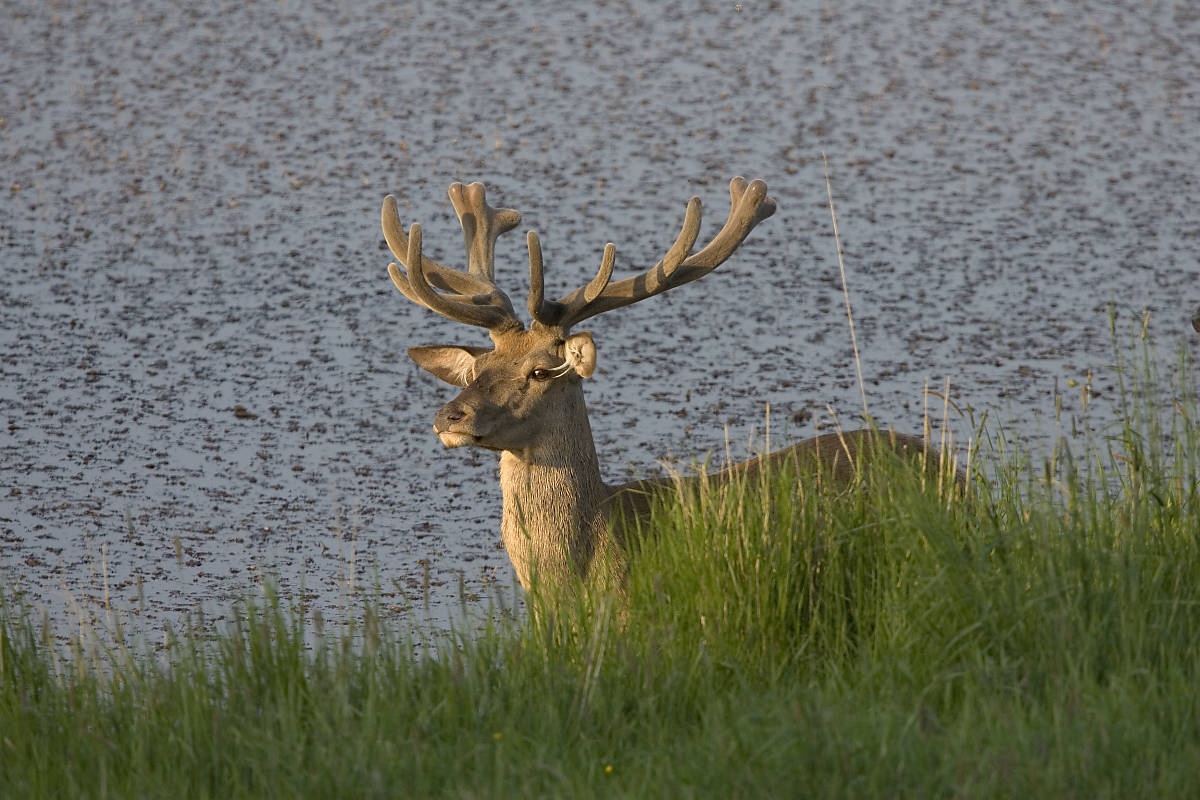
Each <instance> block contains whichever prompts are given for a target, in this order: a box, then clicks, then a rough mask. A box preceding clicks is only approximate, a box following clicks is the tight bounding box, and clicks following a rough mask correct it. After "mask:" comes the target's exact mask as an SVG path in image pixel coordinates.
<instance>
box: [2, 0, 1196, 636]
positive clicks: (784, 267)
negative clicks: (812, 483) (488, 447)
mask: <svg viewBox="0 0 1200 800" xmlns="http://www.w3.org/2000/svg"><path fill="white" fill-rule="evenodd" d="M489 5H490V8H489V10H486V11H477V10H473V7H472V5H469V4H465V3H463V4H442V3H395V4H385V3H348V4H340V5H339V6H338V7H337V9H336V10H333V11H314V10H311V9H309V8H307V7H306V6H305V5H304V4H298V3H286V2H285V3H264V4H244V3H227V4H223V5H222V4H217V3H211V4H205V3H194V4H182V3H171V2H160V1H158V0H151V1H149V2H139V3H115V2H88V3H80V4H75V5H67V4H57V5H55V4H43V3H23V2H17V3H15V4H14V3H9V4H8V5H7V6H6V12H7V13H6V16H7V17H9V19H8V20H7V21H6V23H5V25H4V27H3V30H0V45H2V47H3V51H4V53H5V57H4V58H3V59H2V60H0V165H2V167H3V170H2V173H3V185H0V211H2V214H0V234H2V237H3V238H2V242H0V244H2V247H3V250H2V252H3V267H4V268H3V270H2V271H0V286H2V287H3V297H2V304H0V309H2V310H0V314H2V319H3V327H2V330H0V370H2V371H3V383H2V396H0V409H2V419H3V421H4V422H5V423H6V424H5V427H4V430H3V431H2V432H0V457H2V458H3V473H2V474H3V479H4V485H0V528H2V530H3V541H2V542H0V547H2V550H0V552H2V553H3V555H2V559H3V560H2V562H0V564H2V566H0V578H2V580H3V582H4V586H5V588H6V589H7V590H9V591H12V590H16V591H20V592H23V593H24V594H25V597H26V598H27V599H28V600H30V601H31V602H33V603H35V604H37V605H42V606H44V607H46V608H47V609H49V610H50V611H51V612H52V613H59V612H62V611H64V610H68V611H69V610H75V611H82V613H83V614H84V615H85V616H86V615H88V614H102V613H103V611H104V608H105V601H106V595H107V599H108V604H109V607H110V608H113V607H116V608H121V609H124V610H125V612H126V614H127V616H128V619H129V622H130V624H131V625H133V626H134V627H137V628H140V629H145V630H148V631H153V630H155V629H157V628H158V627H159V626H160V625H161V624H162V623H163V622H165V621H177V620H178V619H179V616H180V614H181V613H182V612H184V611H186V610H188V609H191V608H193V607H195V605H196V604H197V603H198V602H201V601H205V602H207V603H208V604H209V608H210V613H211V614H214V615H216V616H218V617H219V616H220V615H221V613H223V612H222V609H223V608H225V603H226V601H227V599H228V598H230V597H233V596H239V595H241V594H242V593H244V592H245V591H246V590H247V587H249V586H252V585H253V584H254V583H255V582H256V581H257V580H258V578H259V576H261V575H263V574H271V575H274V576H276V577H277V578H278V579H279V580H280V581H281V582H282V583H283V584H284V586H285V588H289V589H291V590H292V591H297V590H299V587H300V586H301V585H303V586H304V590H305V592H306V595H307V596H308V598H309V599H310V600H311V601H312V602H313V603H315V604H317V605H318V606H322V607H325V608H327V609H332V610H336V608H338V607H339V606H340V605H341V604H343V603H344V601H345V598H346V597H348V596H351V595H352V589H354V588H361V587H362V586H364V585H367V586H371V585H375V584H378V585H379V587H380V589H381V590H382V591H383V592H384V602H385V605H391V606H394V607H395V608H397V609H402V608H404V607H406V606H408V605H415V606H416V607H417V608H418V609H421V608H423V605H424V602H423V597H424V596H425V595H426V594H428V596H429V600H430V606H431V610H430V611H429V612H428V613H429V614H430V615H432V616H433V617H435V618H438V619H441V618H442V616H441V615H444V613H445V611H444V609H445V608H447V607H451V606H456V605H457V602H458V597H459V591H460V578H461V584H462V591H463V592H465V593H466V594H467V596H468V597H478V598H480V603H482V602H484V600H483V598H486V597H487V596H488V594H489V592H490V591H492V588H491V587H494V586H495V585H499V586H502V587H503V586H507V585H509V584H510V582H511V577H510V571H509V567H508V562H507V557H506V556H505V554H504V552H503V551H502V550H501V549H499V534H498V516H499V492H498V487H497V486H496V483H495V477H494V473H495V461H494V458H493V457H492V456H491V455H489V454H484V453H465V452H463V451H453V452H447V451H444V450H443V449H442V448H441V446H440V445H439V443H438V441H437V439H436V437H434V436H433V434H432V432H431V430H430V425H431V421H432V415H433V412H434V411H435V410H436V408H437V407H438V406H439V405H440V404H442V403H443V402H445V401H446V400H447V399H449V398H450V397H452V396H453V394H454V391H453V390H452V389H450V388H449V387H446V386H442V385H438V384H437V383H436V381H435V380H434V379H432V378H431V377H429V376H427V375H425V374H424V373H421V372H419V370H417V368H416V367H415V366H413V365H412V364H411V363H409V362H408V360H407V358H406V357H405V356H404V349H405V348H407V347H408V346H411V345H414V344H429V343H436V342H443V341H454V342H462V343H469V344H483V343H484V342H485V341H486V340H485V338H484V334H483V332H482V331H479V330H476V329H467V328H465V327H463V326H455V325H454V324H452V323H449V322H447V321H445V320H443V319H441V318H439V317H437V316H436V315H434V314H432V313H430V312H427V311H425V310H423V309H420V308H417V307H415V306H414V305H412V304H411V303H408V302H407V301H405V300H404V298H403V297H401V296H400V295H399V294H398V293H397V292H396V291H395V290H394V289H393V288H392V286H391V283H390V281H389V280H388V278H387V275H386V272H385V266H386V264H387V262H388V260H389V256H388V254H387V252H386V249H385V247H384V244H383V241H382V237H381V235H380V231H379V221H378V220H379V205H380V202H381V200H382V198H383V196H384V195H385V194H387V193H394V194H396V195H397V197H398V198H399V200H400V204H401V213H402V215H403V216H404V219H405V223H406V224H407V223H408V222H410V221H412V220H418V221H420V222H422V224H423V226H424V229H425V237H424V238H425V243H426V249H427V252H429V253H431V254H432V255H433V256H434V257H436V258H439V259H440V260H442V261H445V262H449V263H458V262H461V259H462V256H461V245H460V242H461V233H460V232H459V231H458V229H457V223H456V221H455V218H454V216H453V211H452V210H451V207H450V204H449V202H448V201H447V200H446V197H445V190H446V186H447V185H448V184H449V183H450V182H451V181H454V180H464V181H468V180H481V181H484V182H486V183H487V184H488V185H489V187H490V198H489V199H490V200H491V201H492V202H493V203H494V204H496V205H505V206H510V207H514V208H517V209H519V210H521V212H522V213H523V215H524V221H523V225H522V227H523V228H526V227H532V228H536V229H537V230H538V231H539V232H540V234H541V236H542V243H543V247H544V250H545V255H546V262H547V270H548V280H549V282H550V286H551V288H550V291H552V292H554V291H562V292H565V291H567V290H569V289H571V288H574V287H575V286H576V285H578V284H580V283H582V282H583V281H585V280H587V279H588V278H589V277H590V276H591V274H592V272H593V271H594V269H595V267H596V265H597V263H598V260H599V257H600V253H601V251H602V248H603V245H604V243H605V242H606V241H610V240H611V241H613V242H615V243H616V245H617V247H618V254H619V258H618V272H619V273H620V274H627V273H629V272H632V271H633V270H635V269H644V268H645V267H646V266H648V265H649V264H652V263H653V262H654V261H655V260H657V258H658V257H659V256H660V255H661V253H662V252H663V251H664V250H665V248H666V247H667V246H669V244H670V242H671V241H672V240H673V238H674V236H675V233H676V232H677V231H678V226H679V224H680V222H681V220H682V216H683V209H684V206H685V203H686V200H687V198H688V197H689V196H690V195H692V194H696V195H699V196H700V197H701V198H702V200H703V201H704V203H705V207H706V209H707V215H706V216H707V219H708V225H706V226H705V228H704V229H703V230H702V233H701V237H702V239H703V238H704V237H705V235H706V233H707V234H708V235H711V233H712V232H713V231H715V229H716V227H717V226H718V225H719V223H720V221H721V220H723V218H724V215H725V212H726V203H727V195H726V192H725V186H726V183H727V182H728V179H729V177H730V176H732V175H735V174H744V175H746V176H748V177H762V178H764V179H766V180H767V182H768V184H769V185H770V191H771V194H772V195H773V196H774V197H775V198H776V199H777V201H778V203H779V207H780V211H779V213H777V214H776V216H775V217H773V218H772V219H770V220H768V221H767V222H766V223H764V224H763V225H762V226H761V227H760V228H758V229H757V230H756V231H755V232H754V234H753V235H752V236H751V238H750V240H749V241H748V242H747V244H746V245H745V246H744V247H742V248H741V250H740V251H739V253H738V254H737V255H736V256H735V257H734V258H733V259H732V260H731V261H730V262H729V263H728V264H726V265H725V266H723V267H722V268H721V269H720V270H719V271H718V272H717V273H714V274H713V275H711V276H709V277H708V278H706V279H704V280H703V281H701V282H700V283H697V284H695V285H692V286H688V287H686V288H683V289H680V290H678V291H677V292H675V293H672V294H668V295H666V296H664V297H663V298H661V299H656V300H653V301H650V302H646V303H643V304H641V305H639V306H635V307H632V308H628V309H624V310H622V311H620V312H614V313H612V314H610V315H608V317H606V318H599V319H597V320H594V321H593V324H592V330H593V331H594V333H595V334H596V339H597V342H598V344H599V347H600V368H599V371H598V373H597V375H596V376H595V377H594V379H593V380H592V381H591V382H590V383H589V386H588V387H587V391H588V398H589V403H590V404H591V408H592V426H593V429H594V431H595V433H596V437H597V444H598V447H599V449H600V451H601V459H602V466H603V469H604V471H605V473H606V476H607V477H608V479H609V480H610V481H617V480H620V479H623V478H624V477H626V476H628V475H629V473H631V472H638V473H639V474H646V473H647V472H651V471H654V470H656V469H657V463H658V459H659V458H660V457H661V456H666V455H674V456H679V457H685V458H686V457H692V456H698V455H702V454H703V453H705V452H706V451H710V450H723V449H724V442H725V440H726V437H728V439H729V440H731V441H732V442H734V443H745V442H746V441H747V440H748V439H749V438H750V437H751V435H752V431H755V430H761V429H762V421H763V415H764V409H765V404H766V403H768V402H769V403H770V406H771V409H772V418H773V420H774V421H773V423H772V425H773V436H779V437H781V436H782V429H783V428H784V427H785V426H786V427H790V428H791V429H792V430H793V431H799V432H801V433H805V432H808V431H810V430H811V429H812V426H813V424H814V422H817V421H820V420H825V421H826V422H827V421H828V416H829V414H828V410H827V409H833V410H834V411H835V412H836V413H837V414H838V415H839V416H840V417H841V418H842V419H843V420H851V421H852V420H853V419H854V417H855V415H856V414H857V413H858V410H859V409H860V405H861V400H860V396H859V388H858V383H857V379H856V376H855V367H854V363H853V357H852V353H851V350H850V341H849V335H848V330H847V325H846V322H845V313H844V307H843V299H842V295H841V292H840V283H839V279H838V270H837V261H836V254H835V249H834V244H833V239H832V225H831V219H830V214H829V208H828V204H827V200H826V184H825V177H824V171H823V164H822V154H826V155H827V156H828V160H829V171H830V178H831V181H832V188H833V193H834V198H835V205H836V209H837V212H838V223H839V229H840V233H841V236H842V245H843V248H844V251H845V260H846V268H847V274H848V281H849V284H850V288H851V292H852V300H853V303H854V311H855V323H856V330H857V335H858V344H859V348H860V350H861V352H862V359H863V371H864V375H865V379H866V388H867V389H868V391H869V396H868V400H869V403H870V409H871V412H872V413H873V414H874V415H875V416H876V417H877V418H878V419H880V420H882V421H884V422H885V423H892V424H894V425H895V426H896V427H897V428H900V429H908V430H918V429H919V428H920V425H921V410H922V407H923V404H924V402H925V401H924V398H923V396H922V390H923V387H924V386H925V385H926V383H928V384H930V385H933V386H939V387H940V386H942V385H943V384H944V382H945V380H946V379H947V377H949V379H950V380H951V384H952V392H953V395H954V397H955V399H956V400H957V402H958V403H960V404H962V405H963V406H964V407H967V406H969V407H971V408H973V409H975V410H976V413H979V412H980V411H982V410H984V409H990V410H991V412H992V413H994V414H997V415H998V416H999V417H1001V418H1004V419H1011V424H1012V426H1013V430H1014V431H1015V432H1016V433H1017V434H1019V435H1020V436H1022V437H1024V438H1025V439H1027V440H1028V441H1030V442H1031V443H1032V445H1033V446H1035V447H1036V446H1038V443H1039V442H1041V441H1044V440H1045V439H1046V438H1047V437H1049V436H1051V435H1054V434H1055V432H1056V427H1055V425H1054V420H1053V416H1054V408H1055V406H1054V403H1055V398H1054V390H1055V385H1056V383H1055V382H1056V381H1057V385H1058V387H1059V388H1060V389H1061V390H1062V397H1061V403H1062V408H1063V413H1064V415H1065V417H1066V418H1070V417H1071V415H1073V414H1077V413H1078V412H1079V396H1078V393H1077V390H1074V389H1072V390H1067V389H1066V384H1067V382H1068V381H1076V382H1079V383H1082V382H1084V381H1086V379H1087V375H1088V373H1089V371H1091V372H1092V374H1093V385H1094V387H1095V388H1096V389H1097V391H1098V392H1099V394H1100V398H1099V402H1098V403H1097V404H1096V411H1095V413H1096V414H1097V415H1098V417H1097V419H1098V420H1099V421H1101V422H1102V421H1103V415H1104V413H1105V412H1104V408H1105V403H1106V400H1107V398H1108V396H1109V391H1110V388H1111V380H1110V377H1109V373H1107V372H1106V371H1105V365H1106V364H1108V363H1109V361H1110V357H1109V339H1108V333H1107V321H1106V315H1105V314H1106V312H1105V309H1106V307H1107V305H1108V303H1109V302H1110V301H1114V300H1115V302H1116V304H1117V307H1118V309H1119V313H1120V315H1121V316H1122V318H1123V319H1131V318H1133V317H1134V316H1136V315H1138V314H1140V313H1141V311H1142V309H1147V310H1149V311H1150V313H1151V326H1152V330H1153V331H1154V332H1155V333H1156V334H1157V335H1158V337H1159V338H1160V341H1162V342H1164V343H1167V344H1174V343H1175V342H1176V341H1178V340H1179V339H1180V338H1182V337H1184V336H1186V335H1189V334H1190V329H1189V326H1188V319H1189V317H1190V314H1191V312H1192V309H1193V308H1194V307H1195V305H1196V303H1197V302H1198V301H1200V280H1198V278H1200V268H1198V266H1197V264H1198V261H1200V259H1198V251H1200V214H1198V213H1197V210H1196V209H1197V208H1198V207H1200V205H1198V202H1197V201H1198V200H1200V187H1198V184H1197V178H1196V176H1197V165H1198V164H1200V136H1197V130H1198V126H1200V60H1198V59H1200V18H1198V16H1197V15H1198V12H1200V9H1198V7H1197V6H1195V5H1194V4H1191V3H1162V2H1136V3H1133V2H1131V3H1123V4H1112V3H1099V2H1083V3H1048V2H1034V3H1015V2H1009V3H993V4H975V3H957V4H955V3H936V4H921V3H906V2H897V3H892V4H890V5H880V4H875V3H840V2H839V3H774V4H772V3H758V2H747V1H745V0H743V2H741V3H730V2H720V3H689V4H685V7H684V8H682V9H680V10H679V11H677V12H672V13H670V14H664V13H662V12H660V11H658V10H656V7H654V6H651V5H650V4H645V3H577V4H572V3H559V4H542V5H534V4H515V3H513V4H508V3H498V4H489ZM497 263H498V273H499V278H500V281H501V282H502V283H504V285H506V286H507V287H509V290H510V293H511V294H512V295H513V296H514V298H516V299H517V302H516V305H517V306H518V307H521V306H523V303H522V302H520V301H521V300H522V299H523V297H524V292H525V291H526V278H525V269H526V268H525V266H524V265H525V255H524V251H523V242H522V237H520V236H518V235H516V234H513V235H512V236H510V237H509V238H508V239H507V240H502V243H501V245H500V248H499V255H498V259H497ZM1190 335H1191V336H1192V340H1191V341H1192V347H1193V348H1195V346H1196V345H1195V342H1196V339H1197V338H1200V337H1196V336H1195V335H1194V334H1190ZM935 402H936V401H935ZM938 413H939V414H940V408H939V409H938ZM955 426H956V429H957V431H958V433H959V435H960V436H965V432H966V430H967V429H968V428H969V426H968V425H966V423H965V422H963V421H962V420H957V421H955ZM351 579H353V581H352V580H351ZM352 582H353V586H352V585H351V583H352ZM501 591H502V592H507V593H508V594H506V595H505V596H511V591H510V590H505V589H501ZM66 616H70V615H66Z"/></svg>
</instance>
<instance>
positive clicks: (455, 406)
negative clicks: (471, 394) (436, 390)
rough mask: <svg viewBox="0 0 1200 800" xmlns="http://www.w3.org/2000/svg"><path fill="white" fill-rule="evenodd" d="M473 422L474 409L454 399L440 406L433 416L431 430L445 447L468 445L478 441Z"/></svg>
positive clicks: (474, 419) (474, 416)
mask: <svg viewBox="0 0 1200 800" xmlns="http://www.w3.org/2000/svg"><path fill="white" fill-rule="evenodd" d="M475 422H476V415H475V410H474V409H473V408H472V407H471V406H469V405H467V404H465V403H463V402H461V400H460V399H455V400H452V401H451V402H449V403H447V404H446V405H444V406H442V407H441V409H440V410H439V411H438V412H437V415H436V416H434V418H433V432H434V433H436V434H437V435H438V438H439V439H441V440H442V444H444V445H445V446H446V447H468V446H470V445H473V444H476V443H478V441H479V435H480V434H479V431H477V430H476V425H475Z"/></svg>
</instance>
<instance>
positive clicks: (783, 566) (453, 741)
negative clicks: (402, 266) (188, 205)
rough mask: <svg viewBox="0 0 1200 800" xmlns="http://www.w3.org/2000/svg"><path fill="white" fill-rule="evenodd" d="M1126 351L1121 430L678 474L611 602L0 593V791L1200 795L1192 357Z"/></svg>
mask: <svg viewBox="0 0 1200 800" xmlns="http://www.w3.org/2000/svg"><path fill="white" fill-rule="evenodd" d="M1125 352H1126V351H1124V350H1122V349H1118V352H1117V355H1118V363H1117V369H1118V375H1119V377H1120V380H1121V384H1120V391H1119V392H1118V397H1117V398H1115V400H1116V401H1117V403H1118V404H1119V409H1118V410H1119V414H1118V415H1117V417H1118V419H1119V423H1118V424H1117V425H1116V426H1115V427H1113V428H1112V429H1109V430H1102V431H1099V432H1097V433H1096V434H1095V435H1094V436H1093V437H1092V438H1090V439H1085V440H1082V441H1077V442H1074V443H1065V442H1064V443H1060V444H1059V445H1058V446H1057V447H1056V448H1055V449H1054V451H1053V452H1052V453H1051V454H1050V455H1049V456H1048V457H1046V458H1044V459H1039V458H1034V457H1031V456H1029V455H1028V454H1023V453H1021V452H1019V451H1016V450H1014V449H1013V448H1011V446H1009V445H1008V444H1007V443H1005V442H1004V440H1003V438H1002V437H1000V436H998V435H989V436H985V437H984V440H983V441H984V444H983V446H982V449H981V452H980V453H979V454H978V455H977V456H976V457H975V458H974V459H973V460H974V461H975V462H976V463H980V464H985V465H987V468H986V469H983V470H979V471H978V472H977V473H976V474H974V475H972V480H971V482H970V486H969V489H968V490H967V491H965V492H964V491H963V490H962V489H961V488H951V486H952V482H947V481H941V482H939V481H938V480H936V478H931V476H930V475H929V473H928V472H925V471H921V470H919V469H913V468H912V466H911V465H909V464H906V463H904V462H902V461H898V460H888V459H883V460H881V461H880V463H878V464H877V465H876V466H874V467H873V468H871V469H868V470H865V471H864V473H863V474H862V476H861V477H860V479H859V480H857V481H855V482H854V483H852V484H850V485H843V486H836V485H831V484H829V483H828V482H827V481H825V480H824V479H823V478H822V476H821V475H820V474H819V473H818V474H797V472H796V471H794V470H793V471H788V470H777V471H775V472H774V473H772V474H770V475H768V476H766V477H764V478H762V479H761V480H756V481H752V482H741V483H736V482H735V483H734V484H732V485H729V486H727V487H722V488H716V487H710V488H709V489H707V490H705V491H699V492H694V493H688V492H679V493H676V494H674V495H670V494H669V495H666V496H664V497H663V498H661V502H659V503H658V505H657V507H656V508H655V511H654V516H653V519H652V520H651V522H650V523H649V525H648V526H647V532H649V531H653V535H646V536H645V537H644V538H643V539H642V540H640V542H639V543H638V544H637V545H636V558H635V559H634V560H633V566H632V568H631V571H630V574H629V583H628V591H627V592H626V593H625V595H624V596H621V597H616V596H611V595H600V596H595V595H593V596H588V595H587V594H586V593H576V595H575V596H574V599H573V600H571V601H570V602H565V603H564V602H563V601H555V600H554V599H553V598H550V597H541V596H537V597H532V598H531V599H530V605H531V606H532V607H533V608H534V610H535V613H533V614H531V615H530V617H529V619H527V620H526V621H524V622H521V623H515V624H500V623H496V624H491V625H489V626H488V627H486V628H485V629H484V630H483V631H482V632H478V633H476V632H471V633H469V634H462V633H460V634H449V635H446V636H445V637H442V638H440V639H437V640H436V641H433V642H427V643H425V644H424V646H422V647H418V648H417V649H416V650H415V653H416V654H415V655H414V641H413V640H412V638H411V637H410V636H409V635H408V634H404V633H402V632H397V631H395V630H394V629H392V628H390V627H389V626H386V625H383V624H381V623H380V621H379V619H378V617H376V616H375V615H374V613H373V612H372V611H371V608H370V605H369V604H368V605H367V607H366V608H365V609H364V612H363V617H362V619H361V622H360V623H359V624H358V625H357V626H356V627H355V628H354V630H351V631H339V632H336V633H333V632H328V631H322V632H318V631H317V630H315V629H314V627H313V625H312V623H311V621H310V620H309V619H308V617H306V615H305V614H304V613H303V612H302V610H298V609H295V608H293V607H291V606H290V605H289V604H288V603H286V602H282V601H279V600H278V599H276V598H272V597H271V596H270V595H269V594H268V595H266V596H265V599H263V600H261V601H260V602H258V603H256V604H250V605H249V606H248V607H247V609H246V611H245V613H244V614H242V615H240V616H239V617H238V622H237V623H236V624H235V625H234V626H232V627H231V628H229V629H228V630H227V631H225V632H224V633H223V634H222V635H220V636H218V637H217V638H215V639H213V638H210V637H204V636H201V635H199V634H187V633H184V634H181V635H179V636H177V637H175V638H174V639H173V640H172V641H171V642H170V644H169V647H167V648H166V649H165V650H164V651H163V652H160V653H148V652H147V653H129V652H127V651H125V650H123V649H120V648H118V649H117V650H108V651H105V650H97V649H96V648H95V647H94V646H88V647H84V646H80V647H77V648H76V650H75V651H74V652H66V653H62V652H57V651H56V649H55V646H54V644H53V642H52V641H51V640H50V638H49V637H48V635H46V633H45V631H43V630H42V629H40V626H38V625H35V624H34V623H33V622H32V621H31V620H30V618H29V616H28V615H26V614H24V613H23V612H22V611H21V610H20V609H19V608H15V607H13V606H12V605H11V604H10V605H7V606H4V607H3V608H2V609H0V795H2V796H5V797H72V796H87V797H105V796H115V797H132V796H152V797H154V796H187V797H294V796H305V797H343V796H355V797H407V796H435V795H440V796H447V795H449V796H456V797H474V796H595V795H629V796H638V797H642V796H647V795H659V796H671V797H678V796H759V795H764V794H765V795H774V796H778V795H785V796H806V797H807V796H847V795H849V796H898V795H909V796H912V795H916V796H948V797H952V796H968V797H979V796H1014V795H1021V794H1025V795H1030V796H1051V795H1062V796H1079V797H1104V796H1138V797H1144V796H1177V797H1182V796H1197V795H1200V772H1198V771H1197V770H1195V769H1194V767H1193V766H1192V765H1193V764H1195V763H1197V760H1198V759H1200V441H1198V434H1197V426H1196V423H1197V417H1196V413H1197V403H1196V396H1195V390H1194V386H1195V383H1194V380H1195V379H1194V372H1193V369H1194V368H1193V366H1192V365H1191V364H1190V363H1189V362H1188V361H1187V360H1186V356H1184V357H1182V358H1183V360H1182V363H1181V364H1180V365H1179V370H1178V372H1179V375H1178V378H1177V380H1176V382H1175V383H1174V384H1173V385H1172V386H1171V388H1170V389H1169V390H1168V391H1169V393H1170V394H1171V397H1169V398H1164V397H1163V394H1162V389H1161V386H1162V383H1161V382H1160V381H1159V379H1158V375H1157V374H1156V372H1155V370H1154V367H1153V359H1152V358H1151V357H1150V356H1149V355H1145V356H1144V357H1140V358H1139V359H1135V360H1134V361H1133V362H1129V361H1126V360H1124V359H1125V355H1124V354H1125ZM1164 399H1166V400H1169V401H1170V402H1167V403H1164V402H1163V401H1164Z"/></svg>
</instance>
